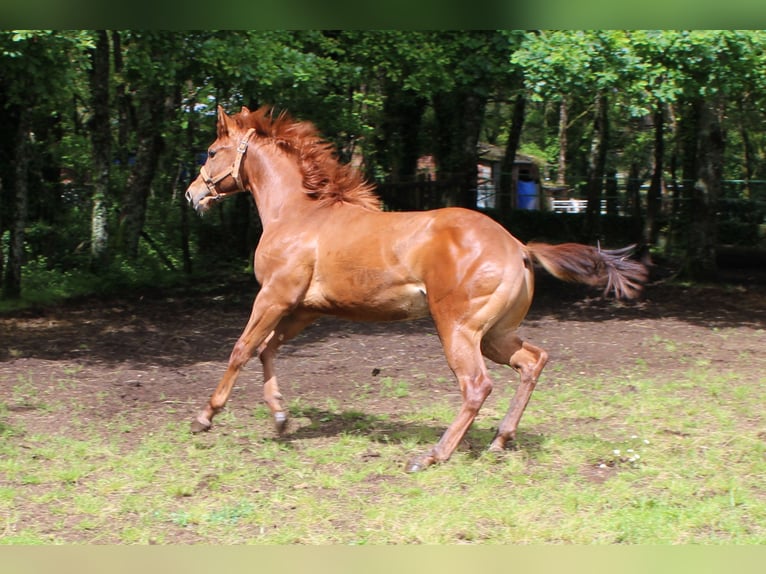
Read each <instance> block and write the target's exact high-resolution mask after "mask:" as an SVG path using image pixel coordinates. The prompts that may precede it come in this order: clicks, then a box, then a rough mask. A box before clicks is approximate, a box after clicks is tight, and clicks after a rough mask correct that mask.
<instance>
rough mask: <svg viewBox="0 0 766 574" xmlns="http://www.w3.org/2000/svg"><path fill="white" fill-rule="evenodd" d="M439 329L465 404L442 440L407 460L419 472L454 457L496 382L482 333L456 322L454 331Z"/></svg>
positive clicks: (410, 469) (408, 464)
mask: <svg viewBox="0 0 766 574" xmlns="http://www.w3.org/2000/svg"><path fill="white" fill-rule="evenodd" d="M437 328H439V334H440V336H441V339H442V344H443V346H444V352H445V354H446V355H447V362H448V363H449V366H450V368H451V369H452V372H453V373H455V377H456V378H457V380H458V382H459V383H460V391H461V394H462V396H463V404H462V406H461V407H460V412H458V415H457V417H456V418H455V420H454V421H453V422H452V424H451V425H450V426H449V427H448V428H447V430H446V431H444V434H443V435H442V437H441V439H440V440H439V442H438V443H437V444H436V446H434V447H433V448H432V449H431V450H430V451H428V452H427V453H425V454H423V455H420V456H416V457H414V458H413V459H412V460H410V461H409V462H408V463H407V466H406V467H405V469H406V471H407V472H416V471H419V470H423V469H425V468H426V467H428V466H430V465H432V464H434V463H436V462H444V461H446V460H448V459H449V458H450V456H452V453H453V452H454V451H455V449H456V448H457V446H458V444H459V443H460V441H461V440H462V439H463V436H465V433H466V431H467V430H468V428H469V427H470V426H471V423H473V421H474V419H475V418H476V415H477V413H478V412H479V409H480V408H481V405H482V404H484V400H485V399H486V398H487V397H488V396H489V394H490V393H491V392H492V381H491V380H490V378H489V375H488V374H487V368H486V365H485V364H484V360H483V359H482V357H481V352H480V350H479V345H478V340H477V339H478V335H477V334H476V333H475V332H472V331H470V330H468V329H466V330H462V329H461V328H459V327H457V326H455V325H453V326H452V328H451V329H450V330H447V329H444V328H440V325H439V323H438V322H437Z"/></svg>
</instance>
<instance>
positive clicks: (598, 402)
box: [0, 365, 766, 545]
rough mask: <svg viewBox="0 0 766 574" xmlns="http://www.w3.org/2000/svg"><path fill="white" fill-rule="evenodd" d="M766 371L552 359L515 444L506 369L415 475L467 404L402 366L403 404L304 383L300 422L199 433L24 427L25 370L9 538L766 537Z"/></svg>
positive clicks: (251, 420)
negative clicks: (334, 398)
mask: <svg viewBox="0 0 766 574" xmlns="http://www.w3.org/2000/svg"><path fill="white" fill-rule="evenodd" d="M764 382H766V381H764V380H763V378H761V379H760V380H758V381H753V380H743V379H742V378H741V377H740V376H738V374H737V373H736V372H725V371H724V372H719V371H715V370H711V369H708V368H706V367H698V366H695V365H690V366H689V367H688V369H687V370H685V371H683V372H681V373H679V374H678V375H677V376H675V377H673V378H672V380H655V379H653V378H651V371H650V369H648V368H646V367H644V366H641V365H637V366H636V367H634V368H632V369H629V370H626V371H624V372H621V373H619V374H616V375H612V376H610V377H609V378H608V379H607V378H592V377H584V376H580V377H577V378H571V377H570V376H567V374H566V373H554V374H553V375H552V376H551V377H550V379H549V380H547V381H543V382H542V383H541V384H540V386H539V387H538V390H537V392H536V393H535V395H534V396H533V399H532V401H531V403H530V406H529V407H528V410H527V414H526V416H525V418H524V419H523V421H522V427H521V429H520V432H519V444H518V449H517V450H511V451H507V452H506V453H504V454H503V455H501V456H492V455H489V454H488V453H486V452H484V450H483V449H484V447H485V446H486V444H487V443H488V441H489V439H490V438H491V436H492V433H493V431H494V428H495V427H496V425H497V423H498V421H499V419H500V417H501V416H502V415H503V414H504V410H505V408H506V407H507V402H508V398H509V396H510V394H511V392H512V388H511V387H509V388H507V389H503V390H498V393H497V395H498V396H497V397H495V398H493V400H491V401H488V404H487V405H486V408H485V409H484V410H483V411H482V416H480V418H479V419H478V420H477V422H476V423H475V425H474V426H473V427H472V429H471V430H470V431H469V435H468V443H469V444H470V448H461V449H460V450H458V452H457V453H456V454H455V455H454V456H453V458H452V460H451V461H450V462H448V463H446V464H443V465H439V466H436V467H433V468H431V469H429V470H427V471H426V472H423V473H420V474H416V475H407V474H405V473H404V472H403V471H402V467H403V464H404V462H405V461H406V460H407V459H408V458H409V456H410V455H411V454H413V453H415V452H419V451H422V450H424V449H426V448H428V446H430V445H431V444H432V443H433V441H435V440H437V439H438V437H439V435H440V434H441V432H442V431H443V429H444V427H445V426H446V424H447V423H448V422H449V421H450V420H451V418H452V417H453V416H454V414H455V407H454V403H449V402H448V401H446V400H442V399H439V400H434V401H432V402H431V403H429V404H427V405H422V404H421V405H418V404H417V403H416V402H414V401H413V402H412V403H410V402H409V401H410V399H411V397H408V395H409V390H408V389H409V388H410V386H413V388H414V385H410V384H408V383H407V382H406V381H396V382H394V381H391V382H390V384H389V385H387V386H384V390H383V391H381V396H383V395H385V396H387V397H389V398H395V397H397V396H398V395H399V394H400V392H402V391H401V390H402V389H405V390H407V392H406V394H405V395H404V396H405V397H408V398H406V399H405V400H404V401H402V402H397V404H398V405H401V407H400V408H401V412H397V413H396V414H395V415H376V414H373V413H366V412H365V411H364V407H363V404H364V403H363V401H362V402H361V403H360V405H362V406H360V407H359V409H358V410H353V409H344V408H340V407H339V406H338V404H337V403H336V404H329V403H328V404H326V405H319V406H318V407H311V406H308V405H307V404H305V403H301V402H298V401H295V402H293V403H291V410H292V412H293V416H294V417H295V418H296V419H298V420H300V421H301V425H300V427H299V429H298V430H297V431H294V433H293V436H292V437H287V438H285V439H280V440H276V439H274V438H273V434H272V431H271V429H270V424H271V423H270V420H269V417H268V413H267V411H265V410H264V409H263V408H261V407H258V408H257V409H255V410H254V412H251V413H250V415H245V414H242V413H241V412H240V413H238V414H235V413H234V412H228V411H227V412H226V413H224V414H222V415H221V416H220V417H219V418H218V419H217V420H216V427H215V429H214V430H213V431H212V432H211V433H206V434H203V435H195V436H190V435H189V434H188V430H187V421H185V420H184V421H180V420H174V417H171V416H169V417H168V419H167V420H166V421H165V422H161V423H158V424H155V423H152V424H153V425H154V426H151V428H149V427H142V425H140V424H137V421H130V420H128V418H126V417H123V418H121V419H119V420H116V421H102V420H98V419H84V418H83V417H81V418H80V420H79V425H76V426H75V427H73V428H71V429H62V431H61V432H58V433H52V434H32V433H30V432H29V431H28V429H25V428H24V423H23V417H21V416H19V413H18V412H16V411H13V410H11V409H9V406H10V405H12V404H13V405H16V404H19V403H20V402H24V401H32V402H35V401H38V402H39V397H38V396H36V395H35V392H34V391H33V389H34V386H35V381H29V380H27V381H23V382H21V383H20V386H19V388H18V389H14V390H11V391H10V394H9V396H8V398H7V402H6V403H2V402H0V544H51V543H54V544H56V543H112V544H149V543H156V544H170V543H200V542H201V543H215V544H291V543H301V544H344V545H363V544H417V543H422V544H444V543H449V544H452V543H472V544H479V543H487V544H527V543H529V544H532V543H563V544H614V543H622V544H682V543H697V544H764V543H766V494H764V489H763V477H764V476H766V422H765V421H764V417H763V412H762V411H763V408H762V406H763V405H764V404H766V396H765V395H766V385H764V384H763V383H764ZM362 392H363V394H364V395H365V396H367V395H369V392H368V391H366V390H362ZM65 410H66V408H65V405H61V406H54V407H52V408H51V409H50V410H48V411H45V412H43V413H42V414H41V413H40V412H39V411H32V412H30V415H29V416H32V413H34V414H35V416H55V415H56V414H57V413H61V412H63V411H65ZM121 429H123V431H124V432H122V431H121ZM128 431H129V432H128Z"/></svg>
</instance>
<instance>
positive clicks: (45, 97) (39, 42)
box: [0, 30, 766, 303]
mask: <svg viewBox="0 0 766 574" xmlns="http://www.w3.org/2000/svg"><path fill="white" fill-rule="evenodd" d="M765 46H766V32H763V31H732V30H727V31H673V30H663V31H646V30H633V31H627V30H610V31H544V30H535V31H420V32H416V31H391V30H389V31H320V30H299V31H279V30H274V31H156V30H154V31H138V30H108V31H107V30H76V31H10V30H8V31H0V104H1V105H2V114H1V115H0V278H1V279H2V291H1V293H2V295H1V298H2V299H3V300H4V301H5V302H6V303H7V302H13V301H18V300H20V299H21V300H25V301H41V300H45V299H46V298H60V297H68V296H74V295H79V294H84V293H107V292H115V291H119V290H124V289H128V288H134V287H136V286H151V285H158V284H166V283H173V282H178V281H182V280H183V278H185V277H186V278H188V277H198V276H200V274H204V273H209V272H210V271H211V270H215V271H216V273H218V274H219V275H220V274H221V273H222V272H223V273H227V272H231V273H238V272H242V271H243V270H245V268H246V265H247V264H248V262H249V256H250V255H251V253H252V250H253V249H254V247H255V245H256V243H257V240H258V237H259V231H260V228H259V223H258V216H257V212H256V211H255V208H254V205H253V204H252V201H251V200H250V198H249V197H247V196H246V195H244V194H242V195H240V196H237V197H236V198H235V199H232V200H230V201H227V202H224V203H222V204H221V205H219V206H217V207H216V208H215V210H214V212H213V213H212V214H211V215H210V216H208V217H205V218H198V217H196V216H194V215H193V213H192V212H191V210H190V209H189V207H188V206H187V205H186V201H185V199H184V190H185V188H186V186H187V185H188V183H189V182H190V180H191V179H193V178H194V177H195V176H196V173H197V171H198V169H199V162H200V156H201V155H202V157H204V151H205V150H206V148H207V146H208V144H209V143H210V142H211V141H212V139H213V138H214V132H215V110H216V106H217V105H218V104H220V105H222V106H223V107H224V108H225V109H226V110H227V111H229V112H234V111H237V110H238V109H239V107H240V106H242V105H245V106H248V107H250V108H254V107H257V106H259V105H262V104H272V105H274V106H276V107H277V108H278V109H286V110H288V111H289V112H290V113H291V114H292V115H293V116H295V117H297V118H302V119H308V120H311V121H313V122H314V123H316V124H317V126H318V127H319V129H320V131H321V132H322V133H323V134H324V135H325V136H326V137H327V139H328V140H330V141H332V142H333V143H334V144H336V145H337V149H338V154H339V157H340V159H341V160H342V161H350V162H353V163H354V164H356V165H358V166H359V168H360V169H362V170H363V171H364V172H365V174H366V175H367V177H368V178H369V179H371V180H374V181H376V182H379V183H380V189H381V191H382V192H384V191H385V193H382V195H383V196H384V199H386V198H389V197H394V196H392V195H391V193H393V191H392V190H396V193H399V194H401V193H411V194H419V193H424V187H423V186H422V185H419V186H418V185H414V183H415V182H417V181H418V179H419V175H418V163H419V158H423V157H431V158H433V164H434V166H435V174H434V179H435V181H434V182H433V184H434V186H435V187H433V188H432V190H431V191H426V192H427V193H431V194H432V195H433V194H434V193H436V197H435V203H436V205H462V206H466V207H470V208H476V205H477V193H478V191H477V188H478V186H477V181H478V174H477V158H478V154H479V153H480V151H479V150H480V149H481V148H482V146H485V147H486V146H492V147H494V148H495V149H499V150H501V152H502V159H501V165H502V166H503V170H502V176H501V178H500V181H499V187H498V190H497V198H496V201H495V202H494V207H493V209H491V210H489V214H490V215H491V216H493V217H495V218H497V219H498V220H500V221H501V222H503V223H504V224H505V225H507V226H508V227H509V229H511V231H512V232H514V233H515V234H516V235H517V236H519V237H520V238H521V239H524V240H528V239H531V238H537V239H547V240H554V241H566V240H577V241H588V242H593V243H595V242H597V241H598V242H602V243H607V244H609V243H610V242H611V243H616V242H624V241H634V242H638V243H640V244H641V245H643V246H646V248H647V249H649V250H650V251H651V252H652V253H653V254H654V256H655V257H661V258H663V259H664V260H666V261H668V262H669V263H670V264H671V265H673V266H675V268H676V269H677V270H678V271H679V272H680V273H682V274H683V275H684V276H686V277H688V278H690V279H693V280H711V279H715V278H716V276H717V271H718V261H719V253H720V251H721V249H722V247H723V246H731V245H737V246H742V247H746V248H753V249H756V248H758V247H763V246H764V221H765V220H764V214H766V174H765V173H764V170H766V121H765V120H766V114H765V113H764V111H765V107H766V74H764V70H766V53H765V52H764V47H765ZM519 153H523V154H525V155H526V156H528V157H532V158H534V161H535V162H536V163H537V164H538V165H539V168H540V172H541V180H542V183H543V184H544V185H546V186H549V187H550V188H552V189H553V188H555V189H558V190H566V193H567V194H569V195H573V196H576V197H579V198H582V199H586V200H587V209H586V210H585V212H584V213H582V214H559V213H550V212H545V211H540V212H527V211H520V210H516V209H514V203H513V201H511V199H512V197H513V191H514V190H513V185H514V181H513V180H512V178H511V177H510V174H511V168H512V166H513V162H514V158H516V156H517V154H519ZM433 190H436V191H435V192H434V191H433ZM433 199H434V198H433V197H432V200H433ZM404 203H407V202H404ZM388 204H389V208H395V207H396V205H395V204H396V202H395V201H390V202H388ZM604 206H605V207H604Z"/></svg>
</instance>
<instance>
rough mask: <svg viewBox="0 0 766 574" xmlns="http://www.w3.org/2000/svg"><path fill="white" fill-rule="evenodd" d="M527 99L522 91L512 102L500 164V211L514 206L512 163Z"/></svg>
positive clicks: (517, 146)
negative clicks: (506, 138) (509, 127)
mask: <svg viewBox="0 0 766 574" xmlns="http://www.w3.org/2000/svg"><path fill="white" fill-rule="evenodd" d="M526 105H527V100H526V98H525V97H524V94H523V93H520V94H519V95H518V96H517V97H516V102H515V103H514V104H513V117H512V118H511V129H510V130H509V132H508V142H507V143H506V144H505V155H503V161H502V162H501V164H500V189H499V193H498V195H497V204H496V205H497V208H498V209H499V210H500V211H501V212H507V211H508V210H510V209H511V208H512V207H513V206H514V203H515V202H514V201H513V196H514V191H515V190H514V189H513V164H514V163H515V162H516V153H517V152H518V149H519V142H520V141H521V130H522V127H523V126H524V118H525V109H526Z"/></svg>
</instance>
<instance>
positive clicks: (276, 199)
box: [246, 149, 305, 227]
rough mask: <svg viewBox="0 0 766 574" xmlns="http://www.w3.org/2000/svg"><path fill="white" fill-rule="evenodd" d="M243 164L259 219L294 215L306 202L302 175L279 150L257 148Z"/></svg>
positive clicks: (264, 219)
mask: <svg viewBox="0 0 766 574" xmlns="http://www.w3.org/2000/svg"><path fill="white" fill-rule="evenodd" d="M254 155H255V157H253V158H252V160H251V161H250V162H248V163H247V164H246V170H248V171H247V174H248V180H249V182H250V183H251V185H250V186H249V187H250V189H251V192H252V194H253V199H255V204H256V206H257V207H258V215H259V217H260V219H261V223H262V224H263V225H264V227H265V226H267V225H268V224H269V223H271V222H273V221H280V220H284V219H285V218H290V217H294V216H296V215H297V214H298V212H299V211H300V208H301V206H302V204H304V203H305V195H304V192H303V178H302V176H301V174H300V170H299V169H298V166H297V165H296V164H295V161H294V160H293V159H291V158H288V157H286V156H284V155H283V154H280V153H274V152H273V151H267V150H265V149H260V150H258V153H257V154H254Z"/></svg>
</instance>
